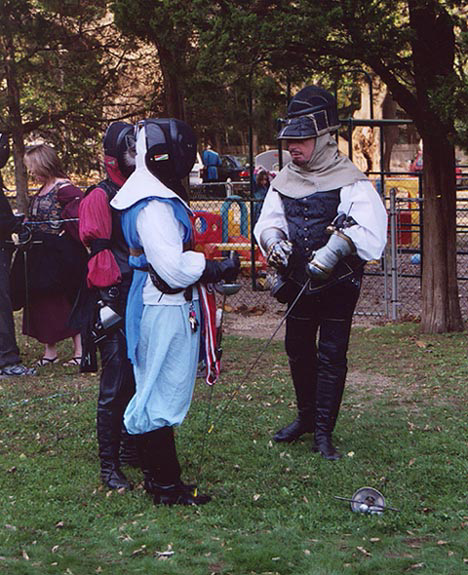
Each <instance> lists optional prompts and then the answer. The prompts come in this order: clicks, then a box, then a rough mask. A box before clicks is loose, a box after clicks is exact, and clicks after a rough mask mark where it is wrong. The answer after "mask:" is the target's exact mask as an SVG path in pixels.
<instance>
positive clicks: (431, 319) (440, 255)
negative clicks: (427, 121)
mask: <svg viewBox="0 0 468 575" xmlns="http://www.w3.org/2000/svg"><path fill="white" fill-rule="evenodd" d="M423 162H424V172H423V191H424V229H423V231H424V244H423V254H424V260H423V274H422V320H421V329H422V331H423V332H424V333H442V332H447V331H462V330H463V320H462V315H461V310H460V304H459V298H458V284H457V239H456V189H455V150H454V147H453V144H451V143H450V141H449V140H448V138H447V135H446V134H442V133H437V132H436V131H435V130H430V131H428V132H427V133H426V135H425V137H423Z"/></svg>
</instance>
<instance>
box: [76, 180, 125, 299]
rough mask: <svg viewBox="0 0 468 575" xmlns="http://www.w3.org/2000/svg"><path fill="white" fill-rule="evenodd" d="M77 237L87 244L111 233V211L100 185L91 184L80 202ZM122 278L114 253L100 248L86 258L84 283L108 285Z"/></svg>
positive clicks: (97, 285) (92, 285)
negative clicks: (86, 270) (86, 268)
mask: <svg viewBox="0 0 468 575" xmlns="http://www.w3.org/2000/svg"><path fill="white" fill-rule="evenodd" d="M79 216H80V239H81V241H82V242H83V244H84V245H85V246H87V247H90V246H91V242H92V240H95V239H104V240H108V239H110V237H111V233H112V214H111V208H110V206H109V201H108V199H107V194H106V192H105V191H104V190H102V189H101V188H94V190H92V191H91V192H90V193H89V194H87V195H86V196H85V197H84V198H83V199H82V200H81V203H80V208H79ZM121 280H122V276H121V274H120V269H119V266H118V265H117V262H116V261H115V258H114V254H113V253H112V252H111V250H109V249H104V250H102V251H100V252H98V253H97V254H95V255H94V256H92V257H91V259H90V260H89V262H88V277H87V284H88V287H90V288H92V287H96V288H102V287H108V286H111V285H115V284H117V283H119V282H120V281H121Z"/></svg>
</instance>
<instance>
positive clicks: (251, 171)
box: [249, 62, 257, 291]
mask: <svg viewBox="0 0 468 575" xmlns="http://www.w3.org/2000/svg"><path fill="white" fill-rule="evenodd" d="M255 64H256V62H254V64H252V66H251V68H250V73H249V175H250V195H249V200H250V278H251V280H252V289H253V290H254V291H256V289H257V282H256V277H255V239H254V235H253V230H254V217H253V215H254V155H253V89H252V76H253V72H254V66H255Z"/></svg>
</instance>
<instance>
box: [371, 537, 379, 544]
mask: <svg viewBox="0 0 468 575" xmlns="http://www.w3.org/2000/svg"><path fill="white" fill-rule="evenodd" d="M369 541H370V542H371V543H377V542H378V541H380V539H379V538H378V537H371V538H370V539H369Z"/></svg>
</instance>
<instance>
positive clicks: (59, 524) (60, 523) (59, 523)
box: [55, 521, 65, 529]
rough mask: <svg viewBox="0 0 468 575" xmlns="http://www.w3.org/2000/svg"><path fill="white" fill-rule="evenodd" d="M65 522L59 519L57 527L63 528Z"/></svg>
mask: <svg viewBox="0 0 468 575" xmlns="http://www.w3.org/2000/svg"><path fill="white" fill-rule="evenodd" d="M64 525H65V524H64V522H63V521H59V522H58V523H56V524H55V527H56V529H61V528H62V527H63V526H64Z"/></svg>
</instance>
